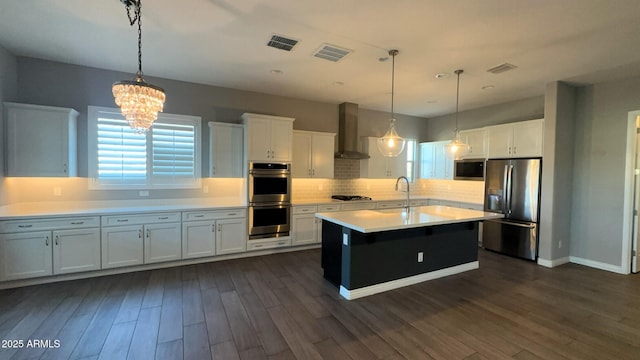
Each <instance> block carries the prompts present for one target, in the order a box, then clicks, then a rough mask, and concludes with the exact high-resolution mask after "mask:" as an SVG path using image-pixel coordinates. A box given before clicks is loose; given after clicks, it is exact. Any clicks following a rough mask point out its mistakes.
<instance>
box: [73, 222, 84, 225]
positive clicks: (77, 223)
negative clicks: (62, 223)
mask: <svg viewBox="0 0 640 360" xmlns="http://www.w3.org/2000/svg"><path fill="white" fill-rule="evenodd" d="M82 224H84V221H72V222H71V225H82Z"/></svg>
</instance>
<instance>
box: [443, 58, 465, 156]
mask: <svg viewBox="0 0 640 360" xmlns="http://www.w3.org/2000/svg"><path fill="white" fill-rule="evenodd" d="M463 72H464V70H461V69H460V70H456V71H454V74H456V75H458V83H457V85H456V128H455V130H454V131H453V140H451V142H450V143H448V144H446V145H445V146H444V147H445V151H446V154H447V157H449V158H450V159H456V158H459V157H461V156H465V155H467V154H468V153H469V144H466V143H465V142H463V141H462V140H461V139H460V130H458V105H459V102H460V74H462V73H463Z"/></svg>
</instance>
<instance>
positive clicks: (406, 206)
mask: <svg viewBox="0 0 640 360" xmlns="http://www.w3.org/2000/svg"><path fill="white" fill-rule="evenodd" d="M402 179H404V181H406V182H407V202H406V203H405V204H404V208H405V209H406V211H407V213H408V212H409V204H410V201H409V179H407V177H406V176H400V177H398V179H397V180H396V191H398V183H399V182H400V180H402Z"/></svg>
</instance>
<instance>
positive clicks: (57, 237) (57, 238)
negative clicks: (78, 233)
mask: <svg viewBox="0 0 640 360" xmlns="http://www.w3.org/2000/svg"><path fill="white" fill-rule="evenodd" d="M58 240H60V236H59V235H56V245H59V244H58Z"/></svg>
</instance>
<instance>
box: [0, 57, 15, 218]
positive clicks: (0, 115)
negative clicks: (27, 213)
mask: <svg viewBox="0 0 640 360" xmlns="http://www.w3.org/2000/svg"><path fill="white" fill-rule="evenodd" d="M17 82H18V80H17V66H16V57H15V56H13V55H12V54H11V53H10V52H8V51H7V50H6V49H5V48H4V47H2V46H0V139H2V141H0V206H2V205H5V204H6V203H7V198H8V194H6V192H5V191H6V190H5V186H3V184H4V151H5V150H4V144H5V142H4V116H5V113H4V106H3V103H4V102H5V101H14V100H15V99H16V94H17Z"/></svg>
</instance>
